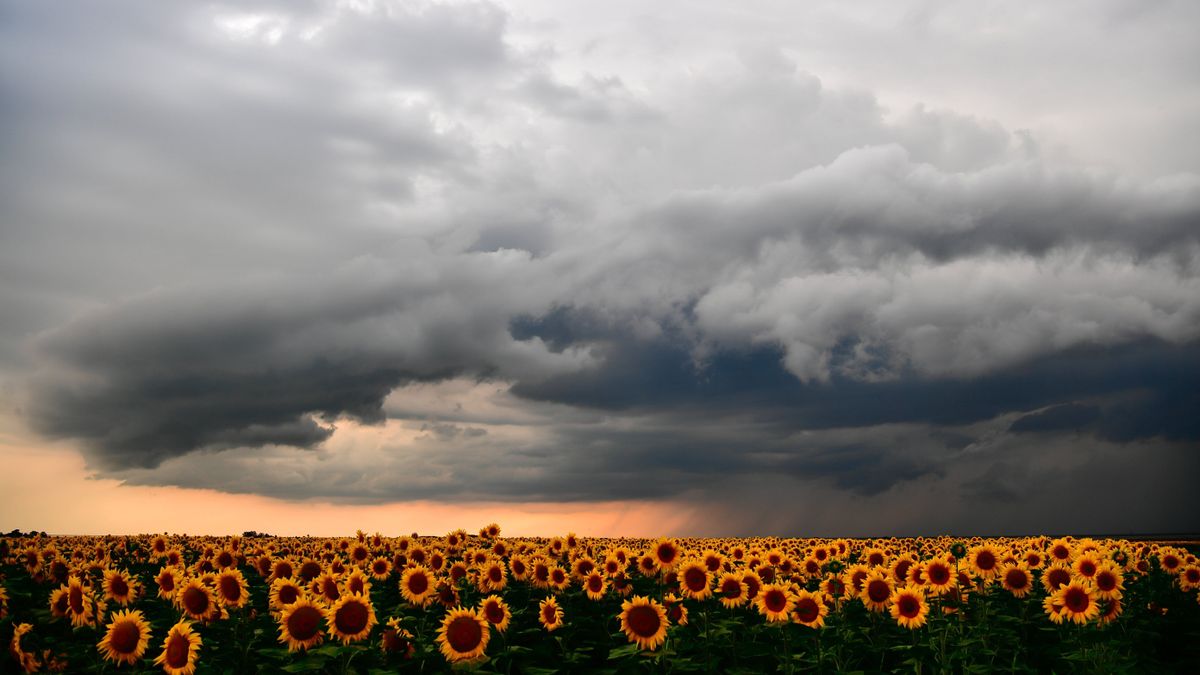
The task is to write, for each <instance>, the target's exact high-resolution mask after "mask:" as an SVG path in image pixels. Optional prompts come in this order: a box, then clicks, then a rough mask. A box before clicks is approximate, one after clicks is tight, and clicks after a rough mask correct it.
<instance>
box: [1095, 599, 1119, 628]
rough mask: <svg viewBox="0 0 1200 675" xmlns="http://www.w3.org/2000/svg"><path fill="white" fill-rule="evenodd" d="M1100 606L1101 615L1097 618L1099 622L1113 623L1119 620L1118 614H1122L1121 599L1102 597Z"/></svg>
mask: <svg viewBox="0 0 1200 675" xmlns="http://www.w3.org/2000/svg"><path fill="white" fill-rule="evenodd" d="M1100 608H1101V609H1100V616H1099V617H1098V618H1097V622H1098V623H1100V624H1107V623H1112V622H1113V621H1116V620H1117V617H1118V616H1121V610H1122V607H1121V599H1120V598H1112V599H1109V600H1104V599H1101V600H1100Z"/></svg>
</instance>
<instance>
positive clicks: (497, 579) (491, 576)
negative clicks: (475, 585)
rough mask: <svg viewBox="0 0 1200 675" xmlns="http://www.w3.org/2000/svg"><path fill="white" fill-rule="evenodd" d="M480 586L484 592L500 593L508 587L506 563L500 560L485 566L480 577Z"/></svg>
mask: <svg viewBox="0 0 1200 675" xmlns="http://www.w3.org/2000/svg"><path fill="white" fill-rule="evenodd" d="M479 579H480V585H481V586H482V587H483V588H482V590H484V591H492V592H498V591H502V590H504V587H505V586H507V585H508V575H507V574H506V573H505V570H504V563H503V562H501V561H499V560H492V561H489V562H488V563H487V564H485V565H484V566H483V569H482V570H481V572H480V575H479Z"/></svg>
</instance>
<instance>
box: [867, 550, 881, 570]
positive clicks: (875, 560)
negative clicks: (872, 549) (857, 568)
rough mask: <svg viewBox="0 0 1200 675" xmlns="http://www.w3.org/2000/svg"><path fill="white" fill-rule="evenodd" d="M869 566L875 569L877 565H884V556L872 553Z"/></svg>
mask: <svg viewBox="0 0 1200 675" xmlns="http://www.w3.org/2000/svg"><path fill="white" fill-rule="evenodd" d="M867 564H868V565H870V566H872V567H874V566H876V565H882V564H883V554H882V553H872V554H871V555H869V556H867Z"/></svg>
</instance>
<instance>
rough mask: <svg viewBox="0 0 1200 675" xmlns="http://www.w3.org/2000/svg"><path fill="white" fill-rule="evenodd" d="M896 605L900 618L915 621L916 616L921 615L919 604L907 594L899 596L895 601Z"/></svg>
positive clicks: (912, 596)
mask: <svg viewBox="0 0 1200 675" xmlns="http://www.w3.org/2000/svg"><path fill="white" fill-rule="evenodd" d="M896 605H897V611H898V612H900V616H902V617H904V618H906V619H915V618H917V615H918V614H920V613H921V602H920V601H919V600H917V597H916V596H915V595H909V594H907V593H905V594H903V595H901V596H900V597H899V598H898V599H897V600H896Z"/></svg>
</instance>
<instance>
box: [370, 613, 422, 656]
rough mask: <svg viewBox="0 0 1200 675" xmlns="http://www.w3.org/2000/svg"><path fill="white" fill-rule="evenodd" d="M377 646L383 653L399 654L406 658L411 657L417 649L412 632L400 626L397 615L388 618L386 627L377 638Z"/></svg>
mask: <svg viewBox="0 0 1200 675" xmlns="http://www.w3.org/2000/svg"><path fill="white" fill-rule="evenodd" d="M379 648H380V650H382V651H383V653H384V654H400V655H401V656H402V657H404V658H406V659H410V658H412V656H413V653H414V652H416V650H417V648H416V645H415V644H413V634H412V633H410V632H408V631H407V630H405V629H403V628H401V627H400V618H399V617H392V618H390V619H388V622H387V628H385V629H384V631H383V635H381V636H380V638H379Z"/></svg>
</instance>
